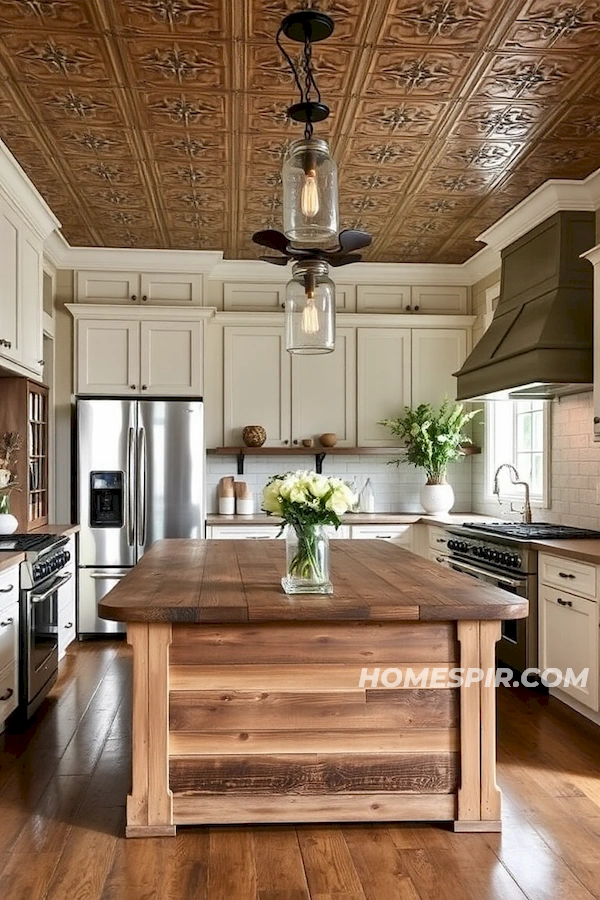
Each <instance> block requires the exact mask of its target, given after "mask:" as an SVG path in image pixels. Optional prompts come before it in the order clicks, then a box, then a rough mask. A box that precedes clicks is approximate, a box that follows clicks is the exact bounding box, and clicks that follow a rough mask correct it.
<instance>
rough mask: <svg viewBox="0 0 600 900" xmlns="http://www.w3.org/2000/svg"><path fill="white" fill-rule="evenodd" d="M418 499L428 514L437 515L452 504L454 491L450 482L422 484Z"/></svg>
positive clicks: (447, 510) (445, 510) (448, 509)
mask: <svg viewBox="0 0 600 900" xmlns="http://www.w3.org/2000/svg"><path fill="white" fill-rule="evenodd" d="M419 499H420V501H421V506H422V507H423V509H424V510H425V512H426V513H427V514H428V515H430V516H436V515H437V516H439V515H443V514H445V513H447V512H449V511H450V510H451V509H452V507H453V506H454V491H453V490H452V485H451V484H424V485H423V487H422V488H421V496H420V498H419Z"/></svg>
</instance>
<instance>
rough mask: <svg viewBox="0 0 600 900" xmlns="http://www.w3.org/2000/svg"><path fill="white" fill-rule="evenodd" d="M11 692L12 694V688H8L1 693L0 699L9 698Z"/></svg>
mask: <svg viewBox="0 0 600 900" xmlns="http://www.w3.org/2000/svg"><path fill="white" fill-rule="evenodd" d="M13 694H14V691H13V689H12V688H8V690H7V692H6V693H5V694H2V696H1V697H0V700H10V698H11V697H12V695H13Z"/></svg>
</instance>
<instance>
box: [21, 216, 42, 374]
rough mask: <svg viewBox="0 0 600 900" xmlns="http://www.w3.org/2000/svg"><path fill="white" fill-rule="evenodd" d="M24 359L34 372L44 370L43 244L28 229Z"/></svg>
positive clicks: (23, 306)
mask: <svg viewBox="0 0 600 900" xmlns="http://www.w3.org/2000/svg"><path fill="white" fill-rule="evenodd" d="M21 252H22V254H23V268H22V301H21V317H22V318H21V334H22V336H23V340H22V345H21V362H22V363H23V365H24V366H27V368H28V369H31V370H32V371H34V372H41V371H42V357H43V353H44V351H43V332H42V273H43V269H42V247H41V244H39V243H38V242H37V241H36V239H35V238H34V237H33V235H32V234H30V233H29V232H27V231H24V232H23V242H22V245H21Z"/></svg>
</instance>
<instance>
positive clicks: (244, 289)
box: [223, 273, 356, 312]
mask: <svg viewBox="0 0 600 900" xmlns="http://www.w3.org/2000/svg"><path fill="white" fill-rule="evenodd" d="M330 274H331V273H330ZM335 306H336V309H337V310H338V312H354V310H355V309H356V288H355V286H354V285H353V284H336V286H335ZM223 309H224V310H225V311H226V312H249V311H252V310H256V311H265V312H280V311H281V310H282V309H285V284H273V283H265V284H257V283H256V282H251V283H248V284H246V283H244V282H225V284H224V285H223Z"/></svg>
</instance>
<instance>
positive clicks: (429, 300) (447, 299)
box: [410, 284, 467, 315]
mask: <svg viewBox="0 0 600 900" xmlns="http://www.w3.org/2000/svg"><path fill="white" fill-rule="evenodd" d="M410 298H411V299H410V305H411V311H412V312H416V313H432V314H437V315H465V313H466V312H467V289H466V287H461V286H457V287H444V286H443V285H438V284H434V285H430V286H429V287H428V286H426V285H413V287H412V288H411V291H410Z"/></svg>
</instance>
